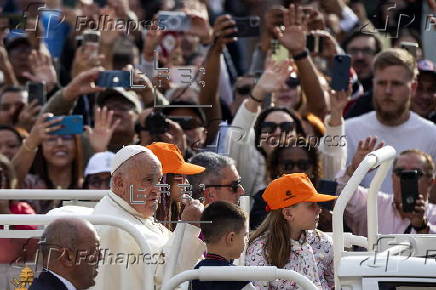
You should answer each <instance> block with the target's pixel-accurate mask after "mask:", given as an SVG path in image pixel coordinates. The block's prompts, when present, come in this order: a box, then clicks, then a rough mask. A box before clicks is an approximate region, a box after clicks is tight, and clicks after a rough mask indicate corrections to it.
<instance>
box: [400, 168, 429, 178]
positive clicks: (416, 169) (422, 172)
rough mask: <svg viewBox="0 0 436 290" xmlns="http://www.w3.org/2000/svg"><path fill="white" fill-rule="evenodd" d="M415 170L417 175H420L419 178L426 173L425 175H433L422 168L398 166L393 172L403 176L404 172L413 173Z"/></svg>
mask: <svg viewBox="0 0 436 290" xmlns="http://www.w3.org/2000/svg"><path fill="white" fill-rule="evenodd" d="M413 171H415V172H416V175H417V176H418V178H421V177H423V176H424V175H425V176H432V174H431V173H428V172H427V173H426V172H424V171H423V170H422V169H421V168H412V169H406V168H401V167H398V168H394V169H393V170H392V172H393V173H394V174H395V175H396V176H398V177H401V176H402V175H403V173H406V172H409V173H412V172H413Z"/></svg>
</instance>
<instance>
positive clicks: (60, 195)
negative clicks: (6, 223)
mask: <svg viewBox="0 0 436 290" xmlns="http://www.w3.org/2000/svg"><path fill="white" fill-rule="evenodd" d="M108 193H109V190H84V189H77V190H76V189H1V190H0V199H14V200H21V199H29V200H100V199H102V198H103V196H105V195H106V194H108Z"/></svg>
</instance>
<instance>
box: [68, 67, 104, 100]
mask: <svg viewBox="0 0 436 290" xmlns="http://www.w3.org/2000/svg"><path fill="white" fill-rule="evenodd" d="M99 72H100V69H99V68H94V69H92V70H88V71H84V72H81V73H80V74H79V75H78V76H76V77H75V78H73V79H72V80H71V82H70V83H69V84H68V85H67V86H66V87H65V88H64V92H63V95H64V98H65V99H66V100H69V101H74V100H76V99H77V98H78V97H79V96H80V95H85V94H93V93H98V92H101V91H104V90H105V89H104V88H99V87H95V85H94V83H95V81H96V80H97V78H98V74H99Z"/></svg>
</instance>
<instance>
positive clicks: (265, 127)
mask: <svg viewBox="0 0 436 290" xmlns="http://www.w3.org/2000/svg"><path fill="white" fill-rule="evenodd" d="M277 127H279V128H280V130H281V131H282V132H286V133H289V132H291V131H292V130H294V129H295V123H294V122H281V123H276V122H262V124H261V125H260V130H261V132H262V133H274V132H275V131H276V129H277Z"/></svg>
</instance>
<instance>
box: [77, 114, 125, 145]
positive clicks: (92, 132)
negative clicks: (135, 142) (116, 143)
mask: <svg viewBox="0 0 436 290" xmlns="http://www.w3.org/2000/svg"><path fill="white" fill-rule="evenodd" d="M113 114H114V112H113V111H108V110H107V108H106V107H103V109H101V108H100V107H97V108H96V109H95V115H94V116H95V117H94V119H95V123H94V128H90V127H85V129H86V131H87V132H88V134H89V142H90V143H91V146H92V148H93V149H94V152H96V153H97V152H103V151H106V150H107V145H108V144H109V141H110V140H111V138H112V133H113V131H114V129H115V128H116V127H117V126H118V124H119V123H120V121H121V120H120V119H117V120H115V121H112V120H113Z"/></svg>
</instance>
